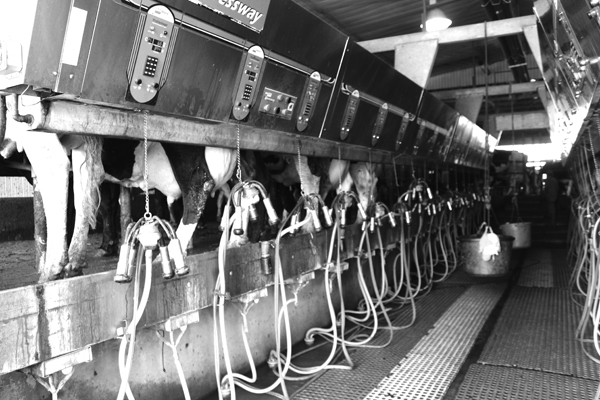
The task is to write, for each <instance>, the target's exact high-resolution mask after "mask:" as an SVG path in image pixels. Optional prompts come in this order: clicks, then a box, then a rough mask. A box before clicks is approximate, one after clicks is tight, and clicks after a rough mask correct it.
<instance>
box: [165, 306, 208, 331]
mask: <svg viewBox="0 0 600 400" xmlns="http://www.w3.org/2000/svg"><path fill="white" fill-rule="evenodd" d="M196 322H200V311H199V310H194V311H190V312H187V313H184V314H179V315H175V316H173V317H171V318H169V319H168V320H166V321H165V322H161V323H159V324H156V325H155V327H154V329H156V330H162V331H165V332H175V331H176V330H177V329H179V328H181V327H182V326H186V325H191V324H195V323H196Z"/></svg>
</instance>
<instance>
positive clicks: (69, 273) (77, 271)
mask: <svg viewBox="0 0 600 400" xmlns="http://www.w3.org/2000/svg"><path fill="white" fill-rule="evenodd" d="M76 276H83V271H82V270H81V269H71V270H68V271H64V272H63V278H65V279H66V278H74V277H76Z"/></svg>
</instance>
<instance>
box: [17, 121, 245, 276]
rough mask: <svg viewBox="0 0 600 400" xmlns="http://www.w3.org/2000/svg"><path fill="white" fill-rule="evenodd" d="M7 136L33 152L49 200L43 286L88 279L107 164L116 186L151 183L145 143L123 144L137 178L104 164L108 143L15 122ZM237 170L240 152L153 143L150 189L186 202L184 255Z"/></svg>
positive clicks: (45, 204)
mask: <svg viewBox="0 0 600 400" xmlns="http://www.w3.org/2000/svg"><path fill="white" fill-rule="evenodd" d="M6 135H7V138H6V139H7V140H8V141H9V142H10V141H11V140H12V141H13V142H14V143H16V147H15V148H20V149H23V150H24V151H25V153H26V154H27V157H28V159H29V161H30V163H31V166H32V169H33V170H34V171H35V173H36V176H37V182H38V189H39V191H40V193H41V197H42V199H43V207H44V213H45V215H46V224H47V251H46V254H45V255H43V257H44V260H40V263H39V265H41V266H42V267H41V268H40V269H41V270H40V278H39V281H40V282H45V281H48V280H53V279H57V278H60V277H68V276H74V275H79V274H81V269H82V268H83V267H84V266H85V251H86V246H87V238H88V233H89V226H90V225H91V226H94V225H95V215H96V211H97V209H98V204H99V185H100V183H101V182H102V181H103V179H104V177H105V170H104V167H106V169H107V170H109V171H111V172H113V173H114V174H115V175H116V176H118V177H120V178H121V179H116V176H114V175H110V177H111V178H110V180H112V181H118V182H119V183H120V184H124V185H126V186H130V187H141V188H144V186H145V185H144V183H143V179H142V177H143V171H144V163H143V159H144V157H143V150H142V149H140V147H141V146H139V142H137V141H136V142H133V143H129V144H127V145H126V141H119V143H118V146H117V147H118V148H120V149H121V150H122V151H125V152H126V153H127V157H123V158H118V160H117V162H123V161H124V160H127V163H128V164H129V165H130V168H131V169H130V170H129V171H130V173H129V174H128V173H123V174H122V175H119V174H118V173H116V172H115V171H117V170H118V169H113V165H112V163H111V162H108V161H107V160H104V161H105V163H103V162H102V159H101V155H102V146H103V140H102V138H98V137H85V136H76V135H68V136H60V135H56V134H50V133H43V132H33V131H27V130H26V129H25V128H24V127H23V126H22V125H21V124H19V123H17V122H15V121H12V120H10V119H9V120H8V121H7V133H6ZM9 146H15V144H12V145H9ZM69 153H70V154H71V160H69V157H68V154H69ZM132 160H133V162H132ZM71 164H72V170H73V190H74V200H75V211H76V218H75V228H74V233H73V238H72V240H71V243H70V246H69V247H68V248H67V235H66V215H67V193H68V181H69V169H70V167H71ZM234 167H235V152H234V151H232V150H226V149H219V148H206V149H205V148H204V147H199V146H187V145H180V144H165V145H164V146H162V145H160V144H158V143H152V144H151V145H150V146H149V152H148V172H149V176H148V178H149V179H148V186H149V187H155V188H156V189H158V190H160V191H161V192H163V193H164V194H165V195H166V196H167V198H169V199H175V198H177V197H183V202H184V216H183V219H182V222H181V224H180V225H179V227H178V229H177V236H178V238H179V239H180V241H181V244H182V248H183V250H184V251H185V250H186V249H187V246H188V244H189V243H190V241H191V237H192V233H193V232H194V229H195V227H196V224H197V220H198V218H199V216H200V215H201V214H202V212H203V210H204V205H205V202H206V197H207V196H208V195H209V194H210V192H211V191H212V190H214V189H215V188H217V187H219V186H220V185H223V184H224V183H225V182H226V181H227V180H228V179H229V178H230V177H231V174H232V173H233V170H234ZM121 172H122V170H121Z"/></svg>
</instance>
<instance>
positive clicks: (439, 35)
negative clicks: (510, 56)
mask: <svg viewBox="0 0 600 400" xmlns="http://www.w3.org/2000/svg"><path fill="white" fill-rule="evenodd" d="M535 24H536V17H535V15H526V16H522V17H516V18H510V19H503V20H500V21H492V22H487V23H479V24H473V25H465V26H457V27H454V28H448V29H446V30H443V31H438V32H419V33H411V34H408V35H400V36H391V37H387V38H381V39H373V40H365V41H362V42H358V44H360V45H361V46H362V47H364V48H365V49H367V50H369V51H370V52H371V53H380V52H382V51H392V50H395V49H396V46H398V45H401V44H404V43H413V42H421V41H424V40H437V41H438V43H439V44H444V43H457V42H467V41H472V40H478V39H484V38H485V37H486V25H487V37H488V38H492V37H500V36H508V35H515V34H517V33H522V32H523V29H524V28H525V27H528V26H532V25H534V26H535Z"/></svg>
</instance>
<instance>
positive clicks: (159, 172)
mask: <svg viewBox="0 0 600 400" xmlns="http://www.w3.org/2000/svg"><path fill="white" fill-rule="evenodd" d="M103 148H104V151H103V157H102V159H103V164H104V166H105V170H106V179H107V180H109V181H111V182H115V183H118V184H120V185H122V186H123V187H126V188H140V189H142V190H143V189H144V188H145V187H146V184H145V181H144V179H143V176H144V169H145V161H144V146H143V143H141V142H138V141H131V140H114V139H106V140H105V141H104V147H103ZM235 165H236V157H235V151H233V150H230V149H223V148H216V147H206V148H205V147H201V146H190V145H182V144H174V143H158V142H151V143H149V145H148V189H157V190H159V191H160V192H161V193H163V194H164V195H165V196H166V198H167V203H168V206H169V214H170V220H171V223H176V221H177V216H176V215H175V214H176V213H175V212H174V210H173V207H174V204H175V201H176V200H177V199H179V198H183V216H182V218H181V222H180V223H179V226H178V228H177V232H176V233H177V237H178V238H179V240H180V242H181V245H182V249H183V250H184V252H185V251H186V250H187V248H188V246H190V245H191V239H192V235H193V233H194V231H195V229H196V226H197V224H198V220H199V218H200V217H201V216H202V213H203V211H204V207H205V205H206V200H207V198H208V196H209V195H211V194H214V192H215V191H216V190H218V189H219V188H221V187H223V186H224V185H225V184H226V182H227V181H228V180H229V179H230V178H231V176H232V174H233V171H234V169H235ZM121 198H122V197H121ZM122 219H123V218H122ZM113 240H114V239H113Z"/></svg>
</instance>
